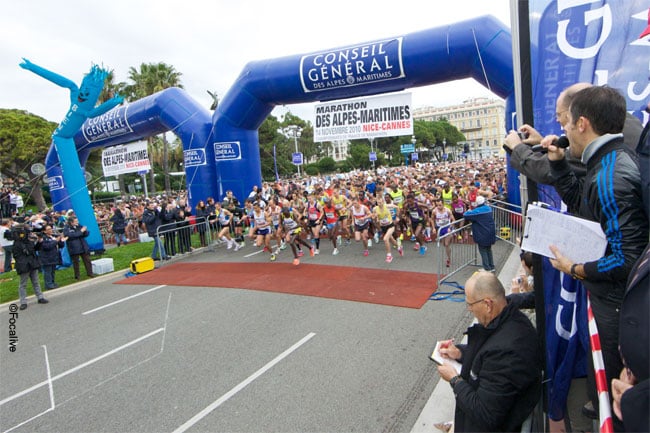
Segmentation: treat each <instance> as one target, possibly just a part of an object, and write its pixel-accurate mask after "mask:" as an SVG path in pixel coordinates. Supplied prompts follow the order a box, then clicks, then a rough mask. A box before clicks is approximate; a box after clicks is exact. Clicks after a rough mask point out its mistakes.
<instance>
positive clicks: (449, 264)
mask: <svg viewBox="0 0 650 433" xmlns="http://www.w3.org/2000/svg"><path fill="white" fill-rule="evenodd" d="M449 266H451V260H450V259H447V267H449Z"/></svg>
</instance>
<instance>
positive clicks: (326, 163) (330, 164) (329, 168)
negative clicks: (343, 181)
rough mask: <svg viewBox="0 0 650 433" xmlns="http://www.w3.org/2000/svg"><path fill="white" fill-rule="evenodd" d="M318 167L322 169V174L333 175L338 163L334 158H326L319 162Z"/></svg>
mask: <svg viewBox="0 0 650 433" xmlns="http://www.w3.org/2000/svg"><path fill="white" fill-rule="evenodd" d="M318 167H319V168H320V171H321V173H332V172H333V171H334V170H336V161H334V158H330V157H329V156H326V157H325V158H321V159H320V160H319V161H318Z"/></svg>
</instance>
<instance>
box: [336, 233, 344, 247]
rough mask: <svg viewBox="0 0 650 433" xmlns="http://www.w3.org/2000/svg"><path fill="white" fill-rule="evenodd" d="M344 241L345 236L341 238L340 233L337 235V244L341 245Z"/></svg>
mask: <svg viewBox="0 0 650 433" xmlns="http://www.w3.org/2000/svg"><path fill="white" fill-rule="evenodd" d="M342 242H343V238H341V235H338V236H337V237H336V246H338V247H340V246H341V243H342Z"/></svg>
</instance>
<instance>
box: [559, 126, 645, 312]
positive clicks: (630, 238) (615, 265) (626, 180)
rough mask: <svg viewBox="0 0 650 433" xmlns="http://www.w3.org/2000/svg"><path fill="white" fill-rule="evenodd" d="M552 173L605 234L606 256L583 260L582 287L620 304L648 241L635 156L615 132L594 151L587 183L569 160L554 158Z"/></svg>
mask: <svg viewBox="0 0 650 433" xmlns="http://www.w3.org/2000/svg"><path fill="white" fill-rule="evenodd" d="M591 146H593V145H590V146H589V147H587V151H589V149H590V147H591ZM551 175H552V176H553V178H554V179H555V180H554V187H555V189H556V190H557V192H558V193H559V194H560V196H561V197H562V201H564V203H566V204H567V206H568V207H569V208H570V209H578V215H579V216H580V217H582V218H585V219H588V220H591V221H596V222H598V223H600V226H601V228H602V229H603V232H604V233H605V235H606V237H607V249H606V251H605V256H604V257H602V258H600V259H598V260H596V261H593V262H588V263H585V264H584V268H585V274H586V277H585V280H584V281H583V283H584V286H585V287H586V288H587V290H589V292H591V293H592V294H593V295H594V296H598V297H599V298H601V299H604V300H608V301H609V302H611V303H613V304H615V305H620V303H621V300H622V299H623V293H624V291H625V283H626V281H627V277H628V275H629V274H630V270H631V269H632V266H633V265H634V262H635V261H636V260H637V259H638V258H639V256H640V255H641V252H642V251H643V249H644V248H645V246H646V245H647V243H648V219H647V218H646V216H645V213H644V212H643V209H642V208H643V204H642V200H641V178H640V174H639V168H638V166H637V162H636V156H635V155H634V153H633V152H632V151H631V150H629V148H628V147H627V146H626V145H625V144H624V142H623V139H622V138H621V137H620V136H615V137H614V138H612V139H611V140H609V141H607V142H606V143H604V144H603V145H602V146H600V147H599V148H598V149H597V150H596V151H595V152H594V154H593V155H591V157H590V158H589V160H588V161H587V174H586V175H585V178H584V181H583V182H581V181H580V179H578V178H577V177H576V175H575V173H573V172H572V171H571V169H570V168H569V165H568V164H567V162H566V159H563V160H560V161H552V162H551Z"/></svg>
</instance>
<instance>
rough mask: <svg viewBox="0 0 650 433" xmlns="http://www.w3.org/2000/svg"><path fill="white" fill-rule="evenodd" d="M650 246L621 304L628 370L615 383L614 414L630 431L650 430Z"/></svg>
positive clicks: (621, 341)
mask: <svg viewBox="0 0 650 433" xmlns="http://www.w3.org/2000/svg"><path fill="white" fill-rule="evenodd" d="M648 305H650V245H649V246H647V247H646V248H645V251H644V252H643V254H641V257H640V258H639V260H638V261H637V262H636V264H635V265H634V268H632V272H630V278H629V280H628V285H627V288H626V290H625V295H624V297H623V304H622V305H621V323H620V327H619V337H618V343H619V346H620V350H621V356H622V358H623V364H624V365H625V368H624V369H623V370H622V371H621V374H620V376H619V378H618V379H613V380H612V397H613V399H614V413H615V414H616V416H618V417H619V418H620V419H621V420H622V421H623V425H624V426H625V431H628V432H647V431H650V414H649V413H648V408H650V387H649V386H648V383H649V381H648V377H649V376H650V372H649V369H650V357H649V355H650V335H649V333H650V319H649V315H648Z"/></svg>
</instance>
